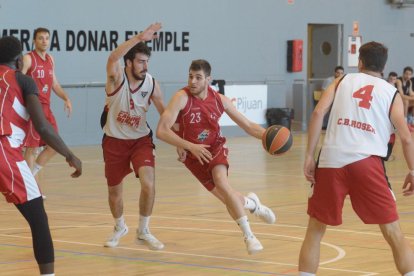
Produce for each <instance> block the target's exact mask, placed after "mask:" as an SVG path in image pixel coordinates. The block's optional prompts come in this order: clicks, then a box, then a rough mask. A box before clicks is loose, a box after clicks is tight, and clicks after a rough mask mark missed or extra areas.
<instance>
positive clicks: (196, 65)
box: [189, 59, 211, 77]
mask: <svg viewBox="0 0 414 276" xmlns="http://www.w3.org/2000/svg"><path fill="white" fill-rule="evenodd" d="M189 70H190V71H200V70H203V72H204V74H205V75H206V77H209V76H210V75H211V66H210V63H208V61H207V60H204V59H196V60H193V61H192V62H191V65H190V69H189Z"/></svg>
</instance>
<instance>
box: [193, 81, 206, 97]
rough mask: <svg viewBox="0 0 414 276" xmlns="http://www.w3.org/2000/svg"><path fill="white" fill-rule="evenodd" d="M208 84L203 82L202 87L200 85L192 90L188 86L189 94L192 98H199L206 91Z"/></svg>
mask: <svg viewBox="0 0 414 276" xmlns="http://www.w3.org/2000/svg"><path fill="white" fill-rule="evenodd" d="M207 85H208V82H205V83H204V85H200V86H198V87H196V88H192V86H191V85H190V92H191V94H192V95H193V96H199V95H200V94H201V93H203V92H204V91H206V90H207Z"/></svg>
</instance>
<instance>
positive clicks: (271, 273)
mask: <svg viewBox="0 0 414 276" xmlns="http://www.w3.org/2000/svg"><path fill="white" fill-rule="evenodd" d="M0 236H1V235H0ZM53 241H59V240H53ZM59 242H62V243H74V244H79V245H89V246H98V247H103V246H102V245H97V244H89V243H77V242H67V241H59ZM1 246H9V247H19V248H32V247H30V246H23V245H14V244H0V247H1ZM117 248H120V249H127V250H136V251H148V252H154V251H151V250H148V249H137V248H135V249H134V248H128V247H117ZM55 252H61V253H70V254H75V255H85V256H94V257H106V258H110V259H122V260H135V261H143V262H150V263H161V264H174V265H183V266H190V267H199V268H210V269H218V270H228V271H235V272H247V273H256V274H264V275H278V276H289V275H294V274H275V273H274V272H266V271H257V270H247V269H237V268H230V267H224V266H208V265H198V264H191V263H183V262H174V261H161V260H151V259H144V258H138V257H127V256H113V255H107V254H104V253H100V254H98V253H85V252H80V251H72V250H65V249H56V250H55ZM25 261H26V260H25ZM19 262H21V261H16V262H8V263H4V264H13V263H19ZM30 262H33V260H30ZM0 264H2V263H0Z"/></svg>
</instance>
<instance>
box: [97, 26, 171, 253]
mask: <svg viewBox="0 0 414 276" xmlns="http://www.w3.org/2000/svg"><path fill="white" fill-rule="evenodd" d="M160 29H161V24H160V23H155V24H152V25H150V26H149V27H148V28H147V29H146V30H145V31H143V32H141V33H139V34H137V35H135V36H134V37H132V38H131V39H129V40H128V41H125V42H124V43H122V44H120V45H119V46H118V47H117V48H116V49H115V50H114V51H113V52H112V53H111V54H110V56H109V58H108V62H107V66H106V71H107V81H106V87H105V90H106V96H107V98H106V106H105V112H104V116H103V119H102V120H101V123H102V125H103V129H104V132H105V135H104V138H103V141H102V148H103V155H104V161H105V176H106V179H107V184H108V194H109V197H108V201H109V207H110V209H111V213H112V216H113V217H114V220H115V227H114V231H113V233H112V234H111V236H110V237H109V239H108V240H107V241H106V242H105V244H104V245H105V246H106V247H116V246H117V245H118V243H119V240H120V238H121V237H123V236H124V235H126V234H127V233H128V227H127V225H126V224H125V220H124V216H123V197H122V185H123V184H122V180H123V178H124V177H125V176H126V175H127V174H129V173H130V172H132V169H131V167H130V166H131V165H132V167H133V170H134V172H135V175H136V176H137V177H139V179H140V182H141V194H140V199H139V213H140V217H139V225H138V229H137V233H136V234H137V236H136V242H137V243H139V244H145V245H147V246H148V247H149V248H150V249H152V250H160V249H162V248H163V247H164V245H163V244H162V243H161V242H160V241H159V240H158V239H156V238H155V237H154V236H153V235H152V234H151V232H150V230H149V220H150V216H151V214H152V208H153V205H154V198H155V184H154V182H155V181H154V179H155V172H154V163H155V160H154V159H155V158H154V148H155V147H154V144H153V143H152V131H151V130H150V128H149V126H148V125H147V120H146V112H147V111H148V108H149V105H150V103H151V102H153V103H154V105H155V107H156V108H157V111H158V112H159V113H160V114H161V113H162V112H163V111H164V103H163V98H162V93H161V89H160V86H159V84H158V82H156V81H155V80H154V79H153V78H152V76H151V75H150V74H148V73H147V69H148V61H149V58H150V55H151V50H150V48H148V46H147V45H146V44H145V43H144V42H145V41H148V40H152V39H154V38H156V34H155V33H156V32H157V31H158V30H160ZM121 58H123V59H124V63H125V67H122V66H121V64H120V62H119V61H120V59H121Z"/></svg>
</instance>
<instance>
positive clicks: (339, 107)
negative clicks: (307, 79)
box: [318, 73, 397, 168]
mask: <svg viewBox="0 0 414 276" xmlns="http://www.w3.org/2000/svg"><path fill="white" fill-rule="evenodd" d="M396 94H397V91H396V89H395V87H394V86H392V85H391V84H389V83H388V82H386V81H385V80H383V79H380V78H377V77H374V76H371V75H368V74H365V73H354V74H347V75H346V76H345V77H344V78H343V79H342V80H341V81H340V83H339V85H338V87H337V89H336V92H335V99H334V102H333V105H332V111H331V114H330V117H329V123H328V127H327V130H326V135H325V139H324V142H323V145H322V149H321V153H320V156H319V164H318V167H321V168H341V167H343V166H345V165H347V164H350V163H353V162H356V161H359V160H361V159H364V158H366V157H368V156H371V155H377V156H381V157H385V156H386V155H387V150H388V147H387V146H388V141H389V140H390V136H391V135H392V134H393V133H394V127H393V125H392V123H391V121H390V117H389V116H390V111H391V106H392V104H393V101H394V98H395V96H396Z"/></svg>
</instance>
